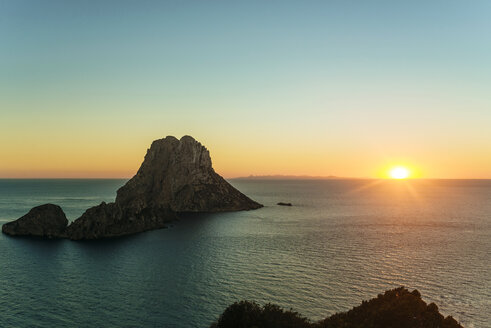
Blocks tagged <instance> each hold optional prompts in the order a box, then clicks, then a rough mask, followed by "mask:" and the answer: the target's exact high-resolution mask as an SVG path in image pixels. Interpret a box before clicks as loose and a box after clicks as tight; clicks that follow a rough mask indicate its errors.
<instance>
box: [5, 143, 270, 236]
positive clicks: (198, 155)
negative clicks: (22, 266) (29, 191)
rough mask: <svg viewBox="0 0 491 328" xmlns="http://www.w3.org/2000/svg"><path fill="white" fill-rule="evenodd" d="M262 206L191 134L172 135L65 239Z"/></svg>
mask: <svg viewBox="0 0 491 328" xmlns="http://www.w3.org/2000/svg"><path fill="white" fill-rule="evenodd" d="M260 207H262V205H261V204H259V203H256V202H255V201H253V200H251V199H250V198H248V197H247V196H245V195H244V194H242V193H241V192H239V191H238V190H237V189H235V188H234V187H232V186H231V185H230V184H229V183H228V182H227V181H225V180H224V179H223V178H222V177H221V176H219V175H218V174H217V173H216V172H215V171H214V170H213V168H212V165H211V158H210V154H209V152H208V150H207V149H206V148H205V147H204V146H203V145H201V144H200V143H199V142H197V141H196V140H194V139H193V138H192V137H189V136H184V137H182V138H181V140H178V139H176V138H175V137H167V138H164V139H160V140H156V141H154V142H153V143H152V145H151V147H150V149H148V151H147V154H146V155H145V160H144V161H143V163H142V165H141V167H140V169H139V170H138V172H137V174H136V175H135V176H134V177H133V178H132V179H131V180H129V181H128V182H127V183H126V184H125V185H124V186H123V187H121V188H120V189H119V190H118V192H117V197H116V201H115V202H114V203H109V204H106V203H102V204H100V205H98V206H95V207H92V208H89V209H88V210H87V211H86V212H85V213H84V214H83V215H82V216H81V217H80V218H78V219H77V220H75V221H74V222H73V223H72V224H71V225H70V226H68V228H66V230H65V231H64V232H63V234H62V235H63V236H66V237H67V238H70V239H75V240H79V239H98V238H109V237H117V236H123V235H128V234H133V233H137V232H142V231H146V230H152V229H158V228H163V227H164V226H165V223H166V222H168V221H170V220H173V219H175V218H176V216H177V214H179V213H185V212H198V213H199V212H223V211H240V210H251V209H257V208H260ZM60 211H61V209H60ZM61 213H63V212H61ZM63 215H64V214H63ZM19 220H20V219H19ZM19 220H17V221H19ZM17 221H14V222H11V223H8V224H7V225H10V224H14V223H15V222H17ZM48 221H49V224H51V219H48V218H46V220H45V221H36V222H37V224H39V225H40V226H39V227H34V226H31V228H32V229H34V230H36V229H37V230H39V229H43V225H45V224H48ZM65 226H66V224H65ZM34 230H32V231H34ZM37 230H36V231H37ZM22 231H23V233H22V232H21V233H19V234H24V235H32V233H31V232H32V231H31V230H29V229H27V230H22ZM4 232H6V231H5V230H4ZM7 233H8V232H7Z"/></svg>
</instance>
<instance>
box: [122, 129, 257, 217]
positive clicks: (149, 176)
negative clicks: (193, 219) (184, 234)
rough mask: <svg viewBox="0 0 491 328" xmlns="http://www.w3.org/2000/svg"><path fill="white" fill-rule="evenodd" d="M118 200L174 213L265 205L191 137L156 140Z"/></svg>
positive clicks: (238, 208) (240, 208)
mask: <svg viewBox="0 0 491 328" xmlns="http://www.w3.org/2000/svg"><path fill="white" fill-rule="evenodd" d="M116 203H117V204H120V205H122V206H124V207H126V208H128V207H129V208H131V209H133V210H137V211H139V210H141V209H144V208H159V209H160V208H165V209H170V210H172V211H174V212H223V211H240V210H250V209H256V208H259V207H261V206H262V205H260V204H258V203H256V202H255V201H253V200H251V199H250V198H248V197H247V196H245V195H244V194H242V193H241V192H239V191H238V190H237V189H235V188H234V187H232V186H231V185H230V184H229V183H228V182H227V181H225V180H224V179H223V178H222V177H221V176H219V175H218V174H217V173H215V171H214V170H213V168H212V166H211V158H210V153H209V152H208V150H207V149H206V148H205V147H204V146H203V145H201V144H200V143H199V142H197V141H196V140H194V139H193V138H192V137H190V136H184V137H182V138H181V140H178V139H176V138H174V137H167V138H165V139H160V140H156V141H154V142H153V143H152V146H151V147H150V149H149V150H148V152H147V155H146V156H145V160H144V161H143V164H142V165H141V167H140V169H139V170H138V173H137V174H136V175H135V176H134V177H133V178H132V179H131V180H130V181H128V182H127V183H126V185H124V186H123V187H122V188H120V189H119V190H118V196H117V198H116Z"/></svg>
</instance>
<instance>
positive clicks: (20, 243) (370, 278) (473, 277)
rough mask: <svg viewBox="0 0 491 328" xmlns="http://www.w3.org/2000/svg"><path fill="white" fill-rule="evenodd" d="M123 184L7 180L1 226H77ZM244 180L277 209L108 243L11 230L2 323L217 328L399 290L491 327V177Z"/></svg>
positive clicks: (0, 191) (315, 312)
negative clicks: (264, 311)
mask: <svg viewBox="0 0 491 328" xmlns="http://www.w3.org/2000/svg"><path fill="white" fill-rule="evenodd" d="M123 184H124V180H0V224H2V223H4V222H6V221H9V220H12V219H16V218H18V217H20V216H21V215H23V214H25V213H26V212H27V211H28V210H29V209H30V208H31V207H33V206H36V205H39V204H43V203H48V202H49V203H55V204H59V205H61V206H62V207H63V209H64V210H65V212H66V213H67V216H68V217H69V219H70V220H73V219H75V218H77V217H78V216H79V215H80V214H82V213H83V211H84V210H85V209H86V208H88V207H90V206H93V205H96V204H98V203H100V202H101V201H106V202H107V201H112V200H114V197H115V192H116V190H117V189H118V188H119V187H120V186H121V185H123ZM232 184H233V185H234V186H236V187H237V188H238V189H239V190H241V191H243V192H244V193H246V194H247V195H249V196H251V197H252V198H253V199H255V200H257V201H259V202H261V203H263V204H264V205H265V208H263V209H260V210H256V211H250V212H237V213H221V214H213V215H202V216H191V217H185V218H183V219H181V220H180V221H178V222H175V223H173V224H172V226H170V227H169V228H168V229H163V230H158V231H151V232H147V233H142V234H138V235H135V236H130V237H126V238H120V239H115V240H109V241H96V242H71V241H66V240H59V241H44V240H37V239H22V238H11V237H8V236H5V235H3V234H1V235H0V286H1V287H0V327H207V326H208V325H209V324H210V323H211V322H212V321H213V320H215V319H216V318H217V316H218V315H219V314H220V313H221V312H222V311H223V309H224V308H225V307H226V306H228V305H229V304H230V303H232V302H234V301H236V300H241V299H250V300H256V301H258V302H260V303H265V302H274V303H277V304H279V305H281V306H284V307H288V308H290V307H292V308H293V309H294V310H296V311H299V312H301V313H302V314H304V315H306V316H308V317H310V318H312V319H320V318H323V317H326V316H328V315H330V314H333V313H335V312H337V311H346V310H348V309H350V308H351V307H353V306H355V305H358V304H359V303H360V302H361V300H362V299H369V298H372V297H374V296H376V295H377V294H378V293H381V292H383V291H384V290H386V289H388V288H392V287H397V286H400V285H404V286H407V287H408V288H411V289H412V288H417V289H418V290H419V291H420V292H421V294H422V295H423V298H424V299H425V300H426V301H428V302H430V301H431V302H436V303H437V304H438V305H439V308H440V310H441V311H442V312H443V313H444V314H452V315H453V316H454V317H455V318H456V319H458V320H460V321H461V322H462V323H463V324H464V325H465V326H466V327H491V181H484V180H427V181H426V180H422V181H410V182H408V181H383V182H380V181H378V182H377V181H374V180H328V181H237V180H235V181H232ZM279 201H284V202H292V203H293V204H294V205H295V206H293V207H281V206H276V205H275V204H276V203H277V202H279Z"/></svg>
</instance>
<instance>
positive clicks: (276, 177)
mask: <svg viewBox="0 0 491 328" xmlns="http://www.w3.org/2000/svg"><path fill="white" fill-rule="evenodd" d="M330 179H355V178H346V177H338V176H335V175H328V176H312V175H281V174H276V175H249V176H247V177H236V178H230V179H228V180H330Z"/></svg>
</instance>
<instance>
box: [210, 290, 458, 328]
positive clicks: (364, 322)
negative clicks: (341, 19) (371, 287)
mask: <svg viewBox="0 0 491 328" xmlns="http://www.w3.org/2000/svg"><path fill="white" fill-rule="evenodd" d="M253 327H254V328H437V327H439V328H462V326H461V325H460V324H459V323H458V322H457V321H456V320H455V319H454V318H452V317H451V316H448V317H446V318H445V317H443V315H441V314H440V312H439V311H438V307H437V306H436V305H435V304H434V303H430V304H428V305H427V304H426V303H425V302H424V301H423V300H422V299H421V295H420V293H419V292H418V291H417V290H414V291H412V292H409V291H408V290H407V289H406V288H404V287H400V288H396V289H392V290H388V291H386V292H385V293H384V294H383V295H382V294H379V295H378V296H377V297H376V298H373V299H371V300H369V301H363V302H362V304H361V305H359V306H357V307H354V308H353V309H351V310H349V311H347V312H341V313H336V314H334V315H332V316H330V317H328V318H326V319H324V320H321V321H319V322H311V321H310V320H308V319H307V318H305V317H303V316H302V315H301V314H299V313H297V312H293V311H292V310H284V309H282V308H280V307H279V306H277V305H274V304H266V305H264V306H263V307H261V306H259V305H258V304H257V303H255V302H249V301H241V302H236V303H234V304H232V305H230V306H229V307H228V308H227V309H225V311H224V312H223V313H222V314H221V315H220V318H219V319H218V321H217V322H215V323H213V324H212V325H211V326H210V328H253Z"/></svg>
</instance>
